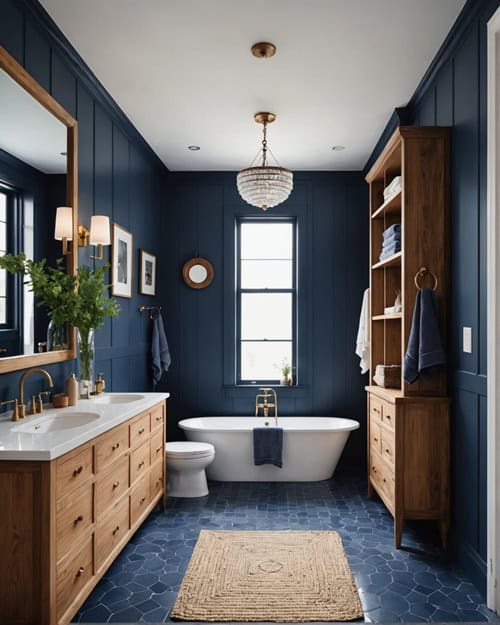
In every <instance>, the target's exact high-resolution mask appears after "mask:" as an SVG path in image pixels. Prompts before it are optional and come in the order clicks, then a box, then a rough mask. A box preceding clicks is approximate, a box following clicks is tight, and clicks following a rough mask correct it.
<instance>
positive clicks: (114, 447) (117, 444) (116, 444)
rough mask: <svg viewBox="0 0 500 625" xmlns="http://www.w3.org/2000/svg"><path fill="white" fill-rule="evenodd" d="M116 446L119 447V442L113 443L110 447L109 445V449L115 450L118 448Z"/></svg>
mask: <svg viewBox="0 0 500 625" xmlns="http://www.w3.org/2000/svg"><path fill="white" fill-rule="evenodd" d="M118 447H120V443H115V444H114V445H113V446H112V447H111V451H116V450H117V449H118Z"/></svg>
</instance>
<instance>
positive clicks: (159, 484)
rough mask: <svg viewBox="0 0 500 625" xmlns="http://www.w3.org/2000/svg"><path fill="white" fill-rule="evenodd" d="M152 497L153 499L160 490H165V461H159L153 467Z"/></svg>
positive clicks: (151, 474) (151, 475)
mask: <svg viewBox="0 0 500 625" xmlns="http://www.w3.org/2000/svg"><path fill="white" fill-rule="evenodd" d="M150 477H151V499H153V498H154V497H155V496H156V495H157V494H158V493H159V492H161V491H162V490H163V481H164V475H163V462H157V463H156V464H155V465H154V466H153V467H152V468H151V473H150Z"/></svg>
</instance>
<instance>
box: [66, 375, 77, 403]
mask: <svg viewBox="0 0 500 625" xmlns="http://www.w3.org/2000/svg"><path fill="white" fill-rule="evenodd" d="M66 395H67V396H68V400H69V401H68V405H69V406H76V403H77V401H78V381H77V379H76V376H75V374H74V373H72V374H71V375H70V376H69V378H68V379H67V380H66Z"/></svg>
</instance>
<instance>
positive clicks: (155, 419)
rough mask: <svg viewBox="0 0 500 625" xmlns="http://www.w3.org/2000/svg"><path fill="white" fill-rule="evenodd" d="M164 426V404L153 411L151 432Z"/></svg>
mask: <svg viewBox="0 0 500 625" xmlns="http://www.w3.org/2000/svg"><path fill="white" fill-rule="evenodd" d="M162 425H163V404H160V405H159V406H155V407H154V408H153V409H152V410H151V431H153V430H154V429H155V428H159V427H161V426H162Z"/></svg>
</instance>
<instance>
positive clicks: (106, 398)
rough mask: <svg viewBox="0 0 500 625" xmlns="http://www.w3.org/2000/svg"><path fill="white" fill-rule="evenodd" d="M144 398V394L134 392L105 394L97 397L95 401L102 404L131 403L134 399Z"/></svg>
mask: <svg viewBox="0 0 500 625" xmlns="http://www.w3.org/2000/svg"><path fill="white" fill-rule="evenodd" d="M140 399H144V395H133V394H132V393H124V394H123V395H120V394H116V395H103V396H102V397H96V398H95V399H94V400H93V401H95V402H98V403H100V404H131V403H132V402H134V401H139V400H140Z"/></svg>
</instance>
